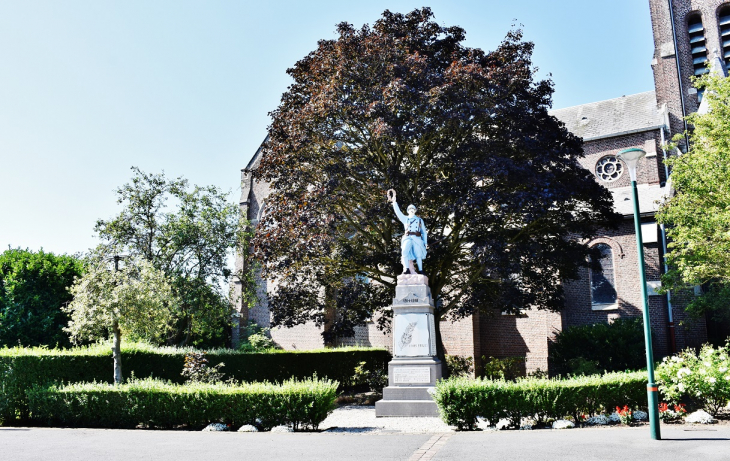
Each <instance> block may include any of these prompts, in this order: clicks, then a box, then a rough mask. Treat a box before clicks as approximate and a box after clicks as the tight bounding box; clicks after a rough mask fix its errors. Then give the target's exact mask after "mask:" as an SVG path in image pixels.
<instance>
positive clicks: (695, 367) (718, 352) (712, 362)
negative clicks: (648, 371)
mask: <svg viewBox="0 0 730 461" xmlns="http://www.w3.org/2000/svg"><path fill="white" fill-rule="evenodd" d="M656 371H657V378H658V379H657V381H658V383H659V390H660V391H661V392H662V393H663V394H664V395H665V396H666V397H667V399H668V400H670V401H671V402H678V401H679V400H680V399H681V398H682V397H683V396H684V395H688V396H690V397H692V398H693V399H697V401H698V402H699V403H700V404H701V405H702V407H703V408H704V409H705V410H706V411H707V412H708V413H710V414H712V415H713V416H716V415H717V413H718V412H719V411H720V410H721V409H722V408H723V407H724V406H725V405H727V403H728V401H730V345H726V346H725V347H719V348H717V349H715V348H714V347H712V346H711V345H709V344H705V345H704V346H702V349H700V352H699V354H696V353H695V352H694V351H692V350H691V349H687V350H684V351H682V352H681V353H680V354H678V355H676V356H673V357H671V358H667V357H665V358H664V361H663V362H662V363H661V364H660V365H659V366H658V367H657V370H656Z"/></svg>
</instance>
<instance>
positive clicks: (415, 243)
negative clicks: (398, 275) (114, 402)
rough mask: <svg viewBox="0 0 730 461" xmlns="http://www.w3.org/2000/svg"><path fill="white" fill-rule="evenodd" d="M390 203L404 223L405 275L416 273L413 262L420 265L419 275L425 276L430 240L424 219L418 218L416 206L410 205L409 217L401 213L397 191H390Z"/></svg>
mask: <svg viewBox="0 0 730 461" xmlns="http://www.w3.org/2000/svg"><path fill="white" fill-rule="evenodd" d="M388 201H389V202H393V211H395V215H396V216H398V219H399V220H400V222H402V223H403V226H404V231H403V238H402V239H401V244H400V247H401V261H402V262H403V273H404V274H412V273H414V272H416V269H415V268H414V267H413V261H416V264H417V265H418V271H417V273H419V274H423V259H424V258H425V257H426V248H428V240H427V238H426V226H425V225H424V224H423V219H421V218H419V217H418V216H416V206H415V205H408V208H407V209H406V211H407V212H408V216H406V215H404V214H403V212H402V211H400V207H399V206H398V202H396V200H395V190H393V189H390V190H388Z"/></svg>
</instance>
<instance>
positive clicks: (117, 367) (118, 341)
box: [112, 320, 122, 384]
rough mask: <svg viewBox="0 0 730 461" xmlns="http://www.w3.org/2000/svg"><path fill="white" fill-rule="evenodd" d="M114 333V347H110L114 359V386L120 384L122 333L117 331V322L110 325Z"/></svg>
mask: <svg viewBox="0 0 730 461" xmlns="http://www.w3.org/2000/svg"><path fill="white" fill-rule="evenodd" d="M112 332H113V333H114V345H113V346H112V357H113V358H114V384H122V349H121V345H122V332H121V330H120V329H119V322H118V321H117V320H115V321H114V324H113V325H112Z"/></svg>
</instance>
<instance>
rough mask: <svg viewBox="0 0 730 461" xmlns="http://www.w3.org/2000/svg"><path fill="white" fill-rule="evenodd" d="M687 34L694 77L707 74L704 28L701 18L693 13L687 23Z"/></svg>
mask: <svg viewBox="0 0 730 461" xmlns="http://www.w3.org/2000/svg"><path fill="white" fill-rule="evenodd" d="M687 32H688V33H689V46H690V49H691V53H692V67H693V68H694V74H695V75H702V74H704V73H707V67H706V66H705V64H706V63H707V43H705V28H704V26H703V25H702V17H701V16H700V15H699V13H695V14H693V15H692V16H690V17H689V21H687Z"/></svg>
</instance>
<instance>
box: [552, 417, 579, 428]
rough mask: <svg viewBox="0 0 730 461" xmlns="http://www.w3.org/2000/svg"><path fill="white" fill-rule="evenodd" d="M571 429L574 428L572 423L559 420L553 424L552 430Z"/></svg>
mask: <svg viewBox="0 0 730 461" xmlns="http://www.w3.org/2000/svg"><path fill="white" fill-rule="evenodd" d="M573 427H575V424H573V421H568V420H566V419H559V420H557V421H555V422H554V423H553V429H570V428H573Z"/></svg>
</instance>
